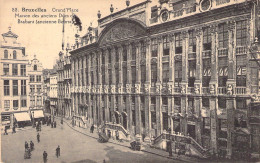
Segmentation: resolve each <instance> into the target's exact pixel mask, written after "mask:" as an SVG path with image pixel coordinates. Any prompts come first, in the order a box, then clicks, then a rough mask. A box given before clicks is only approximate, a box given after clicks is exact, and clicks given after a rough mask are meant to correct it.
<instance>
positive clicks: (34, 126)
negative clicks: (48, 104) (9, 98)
mask: <svg viewBox="0 0 260 163" xmlns="http://www.w3.org/2000/svg"><path fill="white" fill-rule="evenodd" d="M32 118H33V128H34V127H35V125H34V111H32Z"/></svg>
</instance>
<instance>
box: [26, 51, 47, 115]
mask: <svg viewBox="0 0 260 163" xmlns="http://www.w3.org/2000/svg"><path fill="white" fill-rule="evenodd" d="M28 75H29V78H30V81H29V87H30V93H29V94H30V105H29V108H30V111H31V113H33V114H32V116H33V117H34V118H42V117H43V116H44V115H43V109H44V92H43V67H42V64H41V63H40V62H39V60H38V59H37V58H36V55H34V59H32V60H31V62H30V65H29V67H28Z"/></svg>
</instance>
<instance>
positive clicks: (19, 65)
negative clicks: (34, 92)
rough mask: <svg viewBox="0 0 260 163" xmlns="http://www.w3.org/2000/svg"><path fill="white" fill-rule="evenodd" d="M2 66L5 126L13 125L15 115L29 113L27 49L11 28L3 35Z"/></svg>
mask: <svg viewBox="0 0 260 163" xmlns="http://www.w3.org/2000/svg"><path fill="white" fill-rule="evenodd" d="M2 36H3V41H2V42H1V61H0V62H1V64H0V66H1V67H0V69H1V72H0V90H1V93H0V102H1V104H0V106H1V119H2V124H3V125H11V126H12V125H13V122H14V114H15V113H24V114H27V117H29V115H28V113H29V112H28V111H29V104H30V100H29V96H28V95H29V87H28V84H29V78H28V65H29V60H28V57H27V55H26V54H25V47H22V46H21V45H20V43H18V42H17V38H18V35H16V34H14V33H13V32H12V31H11V28H9V31H8V32H7V33H4V34H2Z"/></svg>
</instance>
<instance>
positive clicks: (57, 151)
mask: <svg viewBox="0 0 260 163" xmlns="http://www.w3.org/2000/svg"><path fill="white" fill-rule="evenodd" d="M56 156H57V158H58V157H59V156H60V146H59V145H58V147H57V148H56Z"/></svg>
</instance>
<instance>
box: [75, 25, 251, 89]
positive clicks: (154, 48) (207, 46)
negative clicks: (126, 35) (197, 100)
mask: <svg viewBox="0 0 260 163" xmlns="http://www.w3.org/2000/svg"><path fill="white" fill-rule="evenodd" d="M246 22H247V20H242V21H238V22H236V40H237V41H236V42H237V46H245V45H246V40H247V26H246ZM188 34H189V49H188V51H189V53H196V33H195V31H194V30H190V31H189V33H188ZM228 42H229V33H228V25H227V24H226V23H222V24H219V25H218V45H219V48H220V49H222V48H228ZM182 43H183V39H182V34H181V33H176V34H175V54H182V53H183V45H182ZM140 45H141V47H140V57H141V58H146V45H145V43H144V41H142V42H141V44H140ZM131 47H132V49H131V53H132V54H131V59H132V60H135V59H136V47H135V44H132V45H131ZM211 48H212V34H211V29H210V27H205V28H203V50H204V51H210V50H211ZM169 53H170V48H169V37H167V36H164V37H163V56H167V55H169ZM209 54H210V55H211V52H210V53H209ZM157 55H158V40H157V39H156V38H153V39H152V40H151V56H152V57H157ZM210 55H209V57H210ZM90 57H91V63H92V66H93V62H94V58H95V59H96V63H97V64H98V58H97V57H94V54H92V55H91V56H90ZM122 57H123V61H127V49H126V46H123V49H122ZM129 58H130V57H129ZM101 59H102V64H105V56H104V55H102V58H101ZM220 60H221V59H220ZM115 62H119V50H118V48H115ZM237 62H240V61H239V59H238V60H237ZM108 63H112V53H111V50H108ZM81 65H82V76H83V73H84V71H83V63H82V64H81ZM238 65H239V64H238ZM78 66H79V65H78ZM95 68H96V74H98V71H97V67H95ZM135 68H136V67H135V66H132V67H131V74H132V76H131V78H132V83H133V84H134V83H135V82H136V70H135ZM140 70H141V82H142V83H144V82H145V77H146V75H145V74H146V67H145V66H143V65H142V66H141V67H140ZM101 71H102V72H101V75H102V83H103V84H105V74H106V73H105V69H104V68H103V69H101ZM123 72H124V73H123V84H124V85H125V84H126V82H127V80H126V79H127V78H126V76H127V75H126V73H125V72H127V70H126V69H124V68H123ZM195 72H196V55H195V58H194V60H192V61H189V62H188V85H189V87H194V82H195ZM245 72H246V65H245V63H243V65H239V66H238V67H237V81H238V82H237V86H245V78H246V76H245ZM86 73H88V71H86ZM90 73H91V75H90V77H91V79H90V80H91V84H94V74H93V71H91V72H90ZM174 73H175V74H174V77H175V79H174V81H175V86H179V85H180V82H181V80H182V61H181V59H179V60H178V59H177V60H175V67H174ZM227 73H228V71H227V65H226V66H222V67H220V68H219V70H218V74H219V86H225V83H226V80H227ZM108 74H109V78H108V79H109V80H108V83H109V85H111V84H112V76H111V74H112V70H108ZM87 75H88V74H87ZM115 77H116V78H115V83H116V84H118V83H119V68H116V69H115ZM210 79H211V59H210V58H206V59H203V74H202V85H203V87H208V86H209V82H210ZM83 80H84V79H80V77H79V76H78V82H80V81H82V84H83ZM87 80H88V79H87ZM97 80H99V78H97ZM157 80H158V79H157V65H156V64H154V63H151V82H152V85H155V83H156V82H157ZM162 80H163V83H167V82H168V81H169V63H168V62H166V63H163V64H162ZM97 82H99V81H97ZM79 85H80V84H79Z"/></svg>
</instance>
